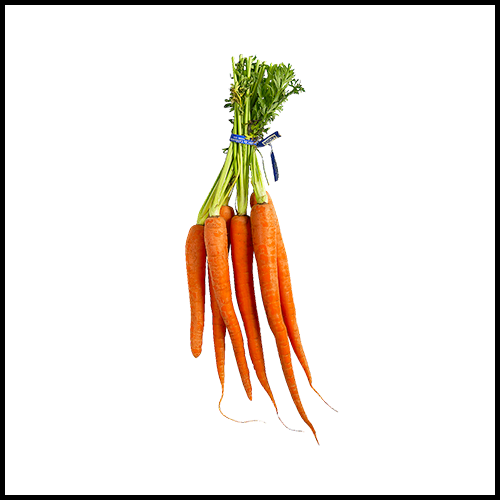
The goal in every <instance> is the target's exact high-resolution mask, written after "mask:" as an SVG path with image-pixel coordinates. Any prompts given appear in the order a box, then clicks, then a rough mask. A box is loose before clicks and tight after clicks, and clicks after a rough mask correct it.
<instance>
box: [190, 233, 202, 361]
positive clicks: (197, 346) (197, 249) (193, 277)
mask: <svg viewBox="0 0 500 500" xmlns="http://www.w3.org/2000/svg"><path fill="white" fill-rule="evenodd" d="M203 234H204V228H203V226H202V225H199V224H196V225H194V226H192V227H191V229H190V230H189V233H188V237H187V241H186V269H187V278H188V289H189V303H190V306H191V333H190V337H191V352H192V353H193V356H194V357H195V358H197V357H198V356H199V355H200V354H201V345H202V342H203V325H204V321H205V260H206V252H205V242H204V239H203Z"/></svg>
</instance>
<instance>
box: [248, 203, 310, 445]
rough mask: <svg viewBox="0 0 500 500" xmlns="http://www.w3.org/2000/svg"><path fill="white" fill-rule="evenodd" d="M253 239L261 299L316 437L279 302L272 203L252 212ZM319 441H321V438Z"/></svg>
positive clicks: (290, 383)
mask: <svg viewBox="0 0 500 500" xmlns="http://www.w3.org/2000/svg"><path fill="white" fill-rule="evenodd" d="M251 222H252V239H253V247H254V252H255V259H256V261H257V269H258V272H259V282H260V288H261V292H262V301H263V302H264V308H265V311H266V315H267V321H268V323H269V327H270V328H271V330H272V332H273V334H274V337H275V339H276V345H277V347H278V353H279V357H280V361H281V366H282V368H283V373H284V375H285V380H286V383H287V385H288V390H289V391H290V394H291V396H292V399H293V402H294V403H295V406H296V408H297V410H298V412H299V414H300V416H301V417H302V420H304V422H305V423H306V424H307V425H308V426H309V428H310V429H311V431H312V432H313V434H314V437H315V438H316V441H318V438H317V437H316V431H315V430H314V427H313V425H312V424H311V422H310V421H309V419H308V418H307V415H306V412H305V410H304V408H303V406H302V402H301V401H300V397H299V391H298V389H297V383H296V382H295V376H294V373H293V368H292V359H291V356H290V346H289V344H288V334H287V329H286V325H285V322H284V321H283V314H282V311H281V304H280V290H279V281H278V262H277V260H278V259H277V245H276V238H277V235H276V232H277V231H276V221H275V214H274V212H273V209H272V207H271V205H269V204H268V203H263V204H260V205H254V206H253V207H252V212H251ZM318 444H319V441H318Z"/></svg>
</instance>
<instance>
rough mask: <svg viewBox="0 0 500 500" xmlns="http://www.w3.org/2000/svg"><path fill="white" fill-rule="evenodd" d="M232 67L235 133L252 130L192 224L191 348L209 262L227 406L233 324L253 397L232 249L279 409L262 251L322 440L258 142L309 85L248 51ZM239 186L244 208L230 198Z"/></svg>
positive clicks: (272, 301) (248, 323)
mask: <svg viewBox="0 0 500 500" xmlns="http://www.w3.org/2000/svg"><path fill="white" fill-rule="evenodd" d="M232 69H233V74H232V79H233V82H232V85H231V89H230V96H229V98H228V99H226V107H228V108H230V110H231V111H233V112H234V117H233V119H231V120H230V122H231V123H232V124H233V130H232V133H233V134H235V135H237V136H239V137H244V138H245V139H246V143H240V142H234V141H233V140H231V141H230V143H229V147H228V148H227V149H226V150H224V151H225V153H226V157H225V161H224V164H223V166H222V169H221V171H220V172H219V175H218V177H217V179H216V181H215V183H214V185H213V186H212V189H211V190H210V192H209V194H208V196H207V198H206V200H205V202H204V203H203V205H202V207H201V209H200V212H199V214H198V220H197V223H196V224H195V225H194V226H192V227H191V229H190V230H189V234H188V237H187V241H186V267H187V277H188V287H189V300H190V305H191V351H192V353H193V355H194V356H195V357H198V356H199V355H200V354H201V349H202V340H203V328H204V316H205V295H206V293H205V292H206V290H205V275H206V274H207V267H208V287H209V294H210V304H211V309H212V322H213V336H214V346H215V359H216V365H217V372H218V375H219V379H220V383H221V388H222V395H221V399H220V401H219V410H220V404H221V401H222V398H223V396H224V364H225V336H226V330H227V332H228V333H229V337H230V339H231V343H232V346H233V350H234V355H235V357H236V362H237V365H238V370H239V373H240V376H241V380H242V382H243V387H244V388H245V391H246V394H247V396H248V398H249V399H250V400H251V399H252V386H251V383H250V373H249V369H248V364H247V360H246V355H245V347H244V342H243V335H242V330H241V327H240V323H239V321H238V318H237V316H236V312H235V307H234V304H233V300H232V294H231V281H230V273H229V252H230V258H231V259H232V264H233V273H234V287H235V291H236V300H237V303H238V308H239V311H240V313H241V318H242V320H243V325H244V329H245V333H246V337H247V343H248V352H249V354H250V359H251V360H252V364H253V367H254V369H255V372H256V374H257V378H258V379H259V382H260V384H261V385H262V387H263V388H264V390H265V391H266V392H267V394H268V395H269V398H270V399H271V401H272V403H273V405H274V407H275V409H276V413H278V408H277V406H276V402H275V400H274V396H273V393H272V391H271V387H270V385H269V381H268V379H267V375H266V368H265V363H264V353H263V349H262V341H261V332H260V324H259V318H258V315H257V305H256V301H255V292H254V283H253V258H254V256H255V260H256V262H257V270H258V276H259V283H260V288H261V295H262V300H263V303H264V309H265V312H266V316H267V321H268V323H269V327H270V328H271V331H272V332H273V334H274V337H275V339H276V345H277V348H278V354H279V358H280V361H281V366H282V368H283V373H284V375H285V380H286V383H287V385H288V389H289V391H290V394H291V396H292V399H293V402H294V403H295V406H296V408H297V410H298V412H299V414H300V416H301V417H302V419H303V420H304V422H305V423H306V424H307V425H308V426H309V428H310V429H311V431H312V432H313V434H314V437H315V438H316V441H318V438H317V436H316V431H315V429H314V427H313V425H312V424H311V422H310V421H309V419H308V417H307V415H306V412H305V410H304V408H303V406H302V403H301V401H300V397H299V392H298V389H297V384H296V381H295V376H294V372H293V368H292V360H291V355H290V344H291V345H292V348H293V350H294V352H295V354H296V356H297V358H298V360H299V362H300V364H301V365H302V368H303V369H304V371H305V373H306V375H307V379H308V381H309V384H310V386H311V387H312V389H313V390H314V391H315V392H316V393H317V394H318V395H319V393H318V392H317V391H316V389H314V387H313V385H312V377H311V371H310V370H309V366H308V363H307V359H306V356H305V353H304V349H303V347H302V342H301V340H300V334H299V328H298V325H297V319H296V313H295V305H294V300H293V294H292V285H291V280H290V270H289V267H288V259H287V254H286V250H285V245H284V243H283V238H282V235H281V231H280V226H279V222H278V218H277V215H276V211H275V208H274V205H273V202H272V200H271V197H270V196H269V194H268V193H267V191H266V189H265V186H264V182H263V178H262V174H261V171H260V167H259V163H258V161H257V152H258V150H257V147H256V146H255V144H256V143H257V142H258V141H260V140H261V139H262V138H263V136H264V135H265V134H266V132H268V130H269V124H270V123H271V122H272V121H273V120H274V118H275V117H276V116H277V115H278V113H279V112H280V111H282V109H283V104H284V102H286V101H287V99H288V97H289V96H290V95H292V94H299V93H300V92H303V91H304V89H303V87H302V86H301V84H300V82H299V81H298V80H297V79H296V78H295V73H294V70H293V69H292V68H291V66H290V65H285V64H266V63H265V62H261V61H259V60H257V58H256V57H246V58H244V57H242V56H240V58H239V60H238V61H237V62H235V61H234V59H233V60H232ZM252 143H253V144H252ZM264 174H265V171H264ZM249 182H251V183H252V188H253V193H252V195H251V197H250V206H251V212H250V216H249V215H247V206H248V194H249ZM235 187H236V191H237V196H236V214H235V213H234V210H233V209H232V208H231V207H230V206H229V200H230V198H231V194H232V192H233V189H234V188H235ZM320 397H321V396H320ZM322 399H323V398H322ZM323 401H324V400H323ZM325 402H326V401H325ZM327 404H328V403H327ZM221 413H222V411H221ZM228 418H229V417H228ZM278 418H279V415H278ZM280 420H281V419H280ZM318 444H319V442H318Z"/></svg>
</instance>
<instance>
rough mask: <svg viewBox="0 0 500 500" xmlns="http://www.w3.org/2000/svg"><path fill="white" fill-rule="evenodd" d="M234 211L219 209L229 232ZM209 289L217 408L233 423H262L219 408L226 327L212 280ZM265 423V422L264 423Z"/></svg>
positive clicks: (223, 377) (223, 383)
mask: <svg viewBox="0 0 500 500" xmlns="http://www.w3.org/2000/svg"><path fill="white" fill-rule="evenodd" d="M233 214H234V210H233V207H230V206H227V205H224V206H223V207H222V208H221V209H220V215H221V217H223V218H224V220H225V221H226V228H227V231H228V232H229V228H230V227H231V219H232V217H233ZM209 274H210V273H209ZM208 283H209V287H210V307H211V310H212V334H213V338H214V351H215V366H216V368H217V375H218V376H219V381H220V386H221V395H220V399H219V404H218V408H219V411H220V413H221V415H223V416H224V417H226V418H227V419H228V420H231V421H233V422H237V423H238V424H246V423H250V422H264V421H263V420H258V419H254V420H236V419H234V418H231V417H229V416H227V415H226V414H225V413H224V412H223V411H222V408H221V405H222V399H223V398H224V388H225V380H226V375H225V359H226V342H225V336H226V325H225V324H224V319H223V318H222V315H221V313H220V310H219V306H218V305H217V301H216V300H215V298H214V297H215V292H214V290H213V285H212V280H211V279H210V276H209V279H208ZM264 423H265V422H264Z"/></svg>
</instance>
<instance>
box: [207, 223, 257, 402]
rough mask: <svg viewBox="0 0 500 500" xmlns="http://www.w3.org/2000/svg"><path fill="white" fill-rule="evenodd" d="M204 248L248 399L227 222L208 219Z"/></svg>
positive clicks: (250, 394) (247, 384) (245, 368)
mask: <svg viewBox="0 0 500 500" xmlns="http://www.w3.org/2000/svg"><path fill="white" fill-rule="evenodd" d="M205 248H206V251H207V258H208V265H209V272H210V277H211V279H212V285H213V292H214V296H215V299H216V301H217V305H218V306H219V310H220V313H221V315H222V318H223V319H224V323H225V324H226V328H227V330H228V332H229V336H230V338H231V342H232V344H233V350H234V355H235V357H236V363H237V365H238V369H239V372H240V376H241V380H242V382H243V387H244V388H245V391H246V393H247V396H248V398H249V399H250V400H251V399H252V386H251V383H250V373H249V371H248V365H247V361H246V357H245V347H244V344H243V336H242V334H241V328H240V325H239V323H238V318H237V317H236V312H235V310H234V306H233V301H232V298H231V283H230V280H229V262H228V239H227V229H226V221H225V220H224V218H223V217H208V218H207V220H206V221H205Z"/></svg>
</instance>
